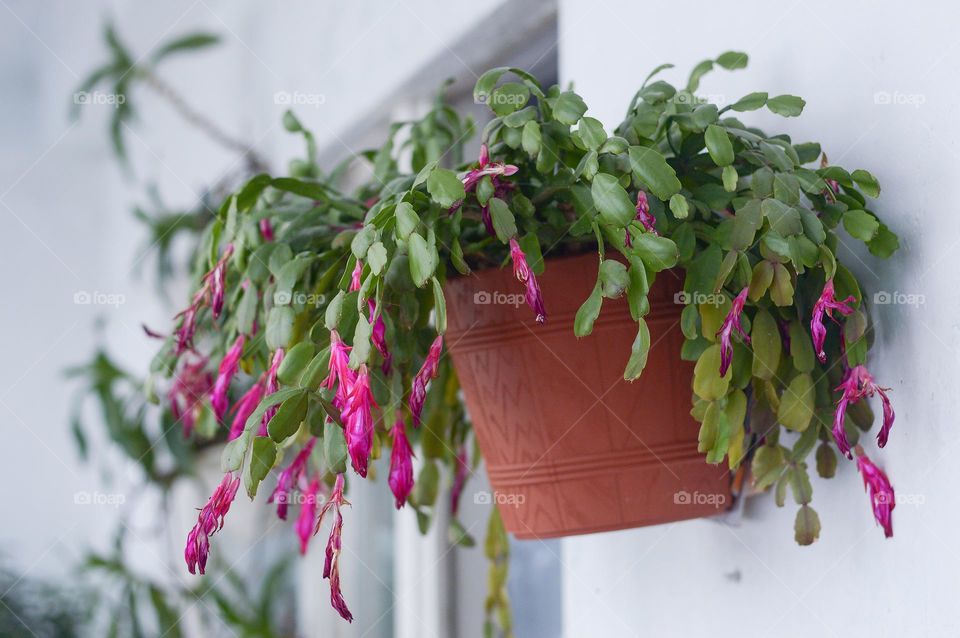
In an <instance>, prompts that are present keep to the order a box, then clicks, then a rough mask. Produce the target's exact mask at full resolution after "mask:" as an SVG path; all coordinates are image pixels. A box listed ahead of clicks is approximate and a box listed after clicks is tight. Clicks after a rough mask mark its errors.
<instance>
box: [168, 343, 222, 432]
mask: <svg viewBox="0 0 960 638" xmlns="http://www.w3.org/2000/svg"><path fill="white" fill-rule="evenodd" d="M206 367H207V360H206V359H205V358H202V357H201V358H196V359H192V360H189V361H184V363H183V365H182V366H181V367H180V372H178V373H177V374H175V375H174V378H173V385H171V386H170V392H169V393H168V394H167V398H168V399H169V400H170V412H171V414H173V418H174V420H175V421H181V423H182V424H183V435H184V436H190V433H191V432H193V427H194V425H196V422H197V418H198V417H199V416H200V411H201V410H203V403H202V401H203V397H205V396H206V395H207V393H208V392H209V391H210V387H211V385H213V377H212V376H211V375H210V374H209V373H208V372H207V371H206Z"/></svg>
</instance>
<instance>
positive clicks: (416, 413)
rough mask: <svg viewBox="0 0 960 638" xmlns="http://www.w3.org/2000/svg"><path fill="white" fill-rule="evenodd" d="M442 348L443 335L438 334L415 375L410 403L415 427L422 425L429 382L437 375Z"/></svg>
mask: <svg viewBox="0 0 960 638" xmlns="http://www.w3.org/2000/svg"><path fill="white" fill-rule="evenodd" d="M442 350H443V335H437V337H436V339H434V340H433V343H432V344H430V350H429V351H428V352H427V358H426V360H425V361H424V362H423V365H422V366H421V367H420V371H419V372H417V374H416V375H415V376H414V377H413V385H412V387H411V388H410V399H409V401H408V405H409V406H410V414H412V415H413V426H414V427H420V415H421V414H422V413H423V404H424V401H426V399H427V383H428V382H429V381H430V379H433V378H434V377H436V376H437V372H438V370H439V368H440V352H441V351H442Z"/></svg>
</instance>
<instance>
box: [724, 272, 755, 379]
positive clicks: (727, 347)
mask: <svg viewBox="0 0 960 638" xmlns="http://www.w3.org/2000/svg"><path fill="white" fill-rule="evenodd" d="M748 292H750V288H749V287H747V288H744V289H743V290H741V291H740V294H739V295H737V296H736V297H734V299H733V303H732V304H731V305H730V312H728V313H727V317H726V319H724V320H723V325H722V326H720V330H719V331H718V332H717V336H718V337H720V376H721V377H722V376H723V375H725V374H726V373H727V370H728V369H729V368H730V363H731V362H732V361H733V343H732V342H731V337H732V336H733V331H734V329H736V331H737V334H739V335H740V338H741V339H743V341H744V343H750V336H749V335H748V334H747V333H746V332H744V330H743V323H742V321H743V304H745V303H746V302H747V293H748Z"/></svg>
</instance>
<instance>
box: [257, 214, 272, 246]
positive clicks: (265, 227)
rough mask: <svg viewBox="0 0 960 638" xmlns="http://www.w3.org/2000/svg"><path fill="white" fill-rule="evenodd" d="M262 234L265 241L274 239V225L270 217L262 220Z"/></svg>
mask: <svg viewBox="0 0 960 638" xmlns="http://www.w3.org/2000/svg"><path fill="white" fill-rule="evenodd" d="M260 236H261V237H263V241H273V239H274V237H273V225H272V224H271V223H270V218H269V217H264V218H263V219H261V220H260Z"/></svg>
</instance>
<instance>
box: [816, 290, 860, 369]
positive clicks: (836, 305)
mask: <svg viewBox="0 0 960 638" xmlns="http://www.w3.org/2000/svg"><path fill="white" fill-rule="evenodd" d="M854 301H856V299H854V297H852V296H850V297H847V298H846V299H844V300H843V301H837V298H836V297H835V296H834V289H833V279H828V280H827V283H825V284H824V285H823V292H822V293H820V298H819V299H817V303H815V304H814V305H813V312H812V313H811V315H810V334H811V335H813V349H814V351H815V352H816V353H817V359H819V360H820V363H825V362H826V361H827V353H825V352H824V351H823V343H824V341H826V339H827V328H826V327H825V326H824V325H823V315H824V314H826V315H827V316H828V317H830V318H831V319H833V321H834V322H835V323H839V322H837V320H836V319H834V317H833V311H834V310H836V311H837V312H839V313H840V314H842V315H843V316H847V315H849V314H851V313H852V312H853V308H852V307H851V306H850V305H848V304H851V303H853V302H854Z"/></svg>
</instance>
